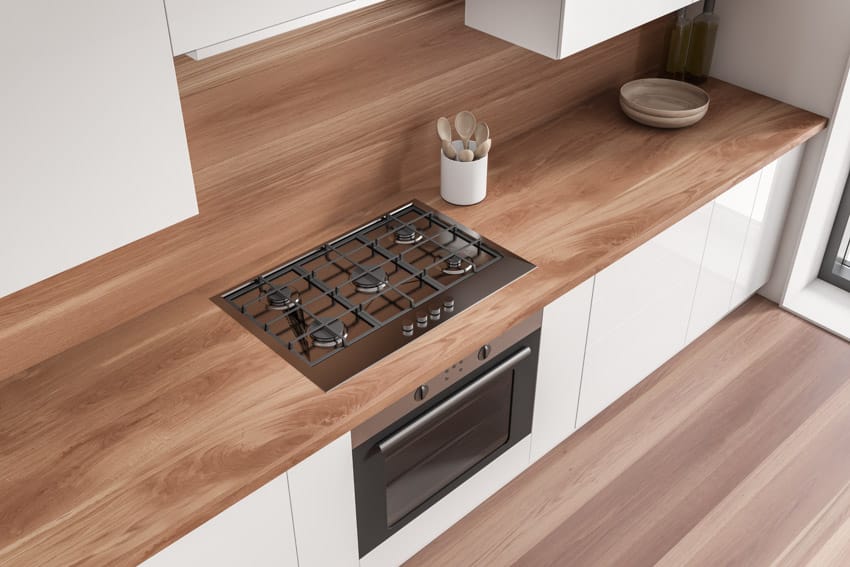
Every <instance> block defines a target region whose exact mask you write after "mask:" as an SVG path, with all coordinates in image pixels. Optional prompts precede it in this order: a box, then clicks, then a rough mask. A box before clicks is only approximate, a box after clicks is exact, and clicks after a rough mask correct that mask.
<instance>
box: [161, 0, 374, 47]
mask: <svg viewBox="0 0 850 567" xmlns="http://www.w3.org/2000/svg"><path fill="white" fill-rule="evenodd" d="M377 1H379V0H241V1H240V0H165V7H166V9H167V11H168V24H169V26H170V28H171V43H172V49H173V50H174V55H180V54H182V53H189V52H194V51H197V50H199V49H202V48H209V47H210V46H213V45H216V44H221V43H222V42H228V41H231V40H236V41H235V43H234V44H233V45H230V46H227V48H233V47H238V46H239V45H243V44H245V43H250V42H251V41H255V40H258V39H264V38H265V37H270V36H272V35H275V34H277V33H283V32H285V31H289V30H291V29H294V28H297V27H301V26H303V25H307V24H310V23H313V22H316V21H319V20H322V19H326V18H329V17H332V16H336V15H339V14H342V13H345V12H348V11H351V10H354V9H357V8H361V7H363V6H368V5H369V4H374V3H376V2H377ZM337 7H339V8H340V9H338V10H334V8H337ZM287 23H289V24H290V25H286V24H287ZM246 36H249V37H250V36H255V37H250V39H248V40H247V41H242V42H241V43H240V42H239V40H238V38H242V37H246ZM224 50H225V49H218V50H217V51H224ZM210 54H212V53H210Z"/></svg>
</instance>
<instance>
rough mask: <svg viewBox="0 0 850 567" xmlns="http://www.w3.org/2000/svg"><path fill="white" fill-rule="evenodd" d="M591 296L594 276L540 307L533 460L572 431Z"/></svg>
mask: <svg viewBox="0 0 850 567" xmlns="http://www.w3.org/2000/svg"><path fill="white" fill-rule="evenodd" d="M592 296H593V278H591V279H589V280H587V281H586V282H584V283H583V284H581V285H579V286H578V287H576V288H575V289H572V290H571V291H569V292H568V293H567V294H566V295H564V296H562V297H560V298H559V299H557V300H555V301H554V302H553V303H551V304H550V305H547V306H546V308H545V309H544V310H543V328H542V330H541V334H540V355H539V356H540V357H539V359H538V363H537V391H536V392H535V394H534V423H533V425H532V428H531V460H532V461H536V460H537V459H539V458H540V457H542V456H543V455H545V454H546V453H548V452H549V451H550V450H551V449H552V448H553V447H555V445H557V444H558V443H560V442H561V441H563V440H564V439H566V438H567V437H569V435H570V434H571V433H572V432H573V431H575V422H576V411H577V410H578V393H579V387H580V385H581V372H582V365H583V362H584V347H585V341H586V339H587V324H588V319H589V317H590V301H591V298H592Z"/></svg>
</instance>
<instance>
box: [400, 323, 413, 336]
mask: <svg viewBox="0 0 850 567" xmlns="http://www.w3.org/2000/svg"><path fill="white" fill-rule="evenodd" d="M401 334H402V335H404V336H405V337H412V336H413V321H410V320H406V321H404V322H403V323H402V324H401Z"/></svg>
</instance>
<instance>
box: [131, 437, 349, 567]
mask: <svg viewBox="0 0 850 567" xmlns="http://www.w3.org/2000/svg"><path fill="white" fill-rule="evenodd" d="M355 514H356V512H355V507H354V475H353V468H352V463H351V435H349V434H346V435H344V436H342V437H340V438H339V439H337V440H336V441H334V442H333V443H331V444H329V445H327V446H326V447H324V448H323V449H321V450H320V451H319V452H317V453H315V454H313V455H311V456H310V457H309V458H307V459H306V460H304V461H302V462H301V463H299V464H298V465H296V466H295V467H293V468H292V469H290V470H289V471H288V472H287V473H285V474H283V475H281V476H279V477H278V478H276V479H275V480H273V481H271V482H270V483H268V484H267V485H265V486H263V487H262V488H260V489H259V490H257V491H256V492H253V493H251V494H250V495H248V496H247V497H246V498H244V499H243V500H240V501H239V502H237V503H236V504H234V505H233V506H231V507H230V508H228V509H227V510H225V511H224V512H222V513H221V514H219V515H218V516H216V517H214V518H213V519H211V520H210V521H208V522H207V523H205V524H203V525H202V526H201V527H199V528H197V529H196V530H195V531H193V532H191V533H189V534H188V535H186V536H184V537H183V538H181V539H179V540H178V541H176V542H175V543H173V544H172V545H170V546H169V547H167V548H165V549H163V550H162V551H160V552H159V553H157V554H156V555H154V556H153V557H151V558H150V559H148V560H147V561H145V562H144V563H143V564H142V565H143V567H186V566H187V565H203V566H204V567H232V566H233V565H250V566H251V567H267V566H268V567H324V566H326V565H333V566H334V567H337V566H338V567H344V566H346V565H349V566H351V567H356V566H357V565H358V551H357V519H356V516H355Z"/></svg>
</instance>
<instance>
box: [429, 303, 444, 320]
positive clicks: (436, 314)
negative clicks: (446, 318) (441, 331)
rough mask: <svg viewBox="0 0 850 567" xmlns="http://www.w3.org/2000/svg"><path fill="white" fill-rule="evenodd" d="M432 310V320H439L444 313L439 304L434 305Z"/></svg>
mask: <svg viewBox="0 0 850 567" xmlns="http://www.w3.org/2000/svg"><path fill="white" fill-rule="evenodd" d="M430 311H431V320H432V321H439V320H440V315H441V314H442V311H440V306H439V305H432V306H431V309H430Z"/></svg>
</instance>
